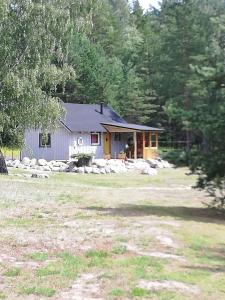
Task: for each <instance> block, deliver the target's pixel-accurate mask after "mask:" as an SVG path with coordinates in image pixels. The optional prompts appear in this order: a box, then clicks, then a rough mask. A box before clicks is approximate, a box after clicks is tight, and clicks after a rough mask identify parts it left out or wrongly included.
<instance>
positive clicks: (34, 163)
mask: <svg viewBox="0 0 225 300" xmlns="http://www.w3.org/2000/svg"><path fill="white" fill-rule="evenodd" d="M36 164H37V160H36V158H32V159H31V161H30V166H31V167H33V166H36Z"/></svg>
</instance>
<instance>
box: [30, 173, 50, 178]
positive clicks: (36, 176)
mask: <svg viewBox="0 0 225 300" xmlns="http://www.w3.org/2000/svg"><path fill="white" fill-rule="evenodd" d="M31 177H32V178H49V175H47V174H41V173H39V174H36V173H34V174H32V175H31Z"/></svg>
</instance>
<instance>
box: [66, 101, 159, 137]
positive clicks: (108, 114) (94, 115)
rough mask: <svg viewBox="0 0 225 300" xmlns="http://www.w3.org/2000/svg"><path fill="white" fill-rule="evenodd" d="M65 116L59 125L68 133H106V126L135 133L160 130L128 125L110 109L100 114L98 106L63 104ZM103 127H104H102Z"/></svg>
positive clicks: (105, 108) (105, 109)
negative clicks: (134, 131) (67, 130)
mask: <svg viewBox="0 0 225 300" xmlns="http://www.w3.org/2000/svg"><path fill="white" fill-rule="evenodd" d="M63 107H64V108H65V110H66V116H65V117H64V118H62V119H61V120H60V121H61V123H62V124H63V125H64V126H65V127H66V128H67V129H69V130H70V131H72V132H74V131H80V132H106V131H107V129H106V126H107V125H109V126H114V127H120V128H125V129H131V130H136V131H161V130H162V129H159V128H154V127H148V126H142V125H137V124H129V123H127V122H126V121H125V120H124V119H123V118H121V117H120V116H119V115H118V114H117V113H116V112H115V111H114V110H113V109H112V108H110V107H109V106H104V108H103V114H101V113H100V104H75V103H63ZM104 125H106V126H105V127H104Z"/></svg>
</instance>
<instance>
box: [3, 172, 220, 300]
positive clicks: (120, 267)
mask: <svg viewBox="0 0 225 300" xmlns="http://www.w3.org/2000/svg"><path fill="white" fill-rule="evenodd" d="M18 172H19V171H18V170H16V171H15V170H10V173H11V174H10V175H11V176H1V177H0V208H1V209H0V227H1V234H0V299H10V300H14V299H17V300H37V299H52V300H73V299H75V300H91V299H93V300H94V299H98V300H100V299H164V300H168V299H177V300H180V299H194V298H195V299H204V300H206V299H212V300H215V299H217V300H219V299H225V276H224V271H225V234H224V232H225V219H224V216H222V215H218V214H217V213H216V212H214V211H212V210H209V209H208V208H206V207H205V206H204V205H203V204H202V202H206V201H208V200H209V199H208V198H207V197H206V195H205V194H204V193H203V192H200V191H198V190H196V189H192V188H191V186H192V185H194V183H195V180H196V178H195V176H190V175H189V176H188V175H186V173H187V172H188V170H187V169H185V168H179V169H162V170H159V175H157V176H152V177H151V176H144V175H140V174H134V173H133V174H109V175H92V174H91V175H74V174H63V173H60V174H51V175H50V178H49V179H35V178H24V177H18V176H15V173H18ZM23 172H24V171H23Z"/></svg>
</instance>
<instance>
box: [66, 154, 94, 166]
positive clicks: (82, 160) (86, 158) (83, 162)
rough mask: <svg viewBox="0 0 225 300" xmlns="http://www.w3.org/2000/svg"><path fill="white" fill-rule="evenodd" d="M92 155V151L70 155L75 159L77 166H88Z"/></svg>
mask: <svg viewBox="0 0 225 300" xmlns="http://www.w3.org/2000/svg"><path fill="white" fill-rule="evenodd" d="M93 156H94V154H93V153H77V154H73V155H71V158H76V159H77V163H76V165H77V167H84V166H90V164H91V161H92V157H93Z"/></svg>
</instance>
